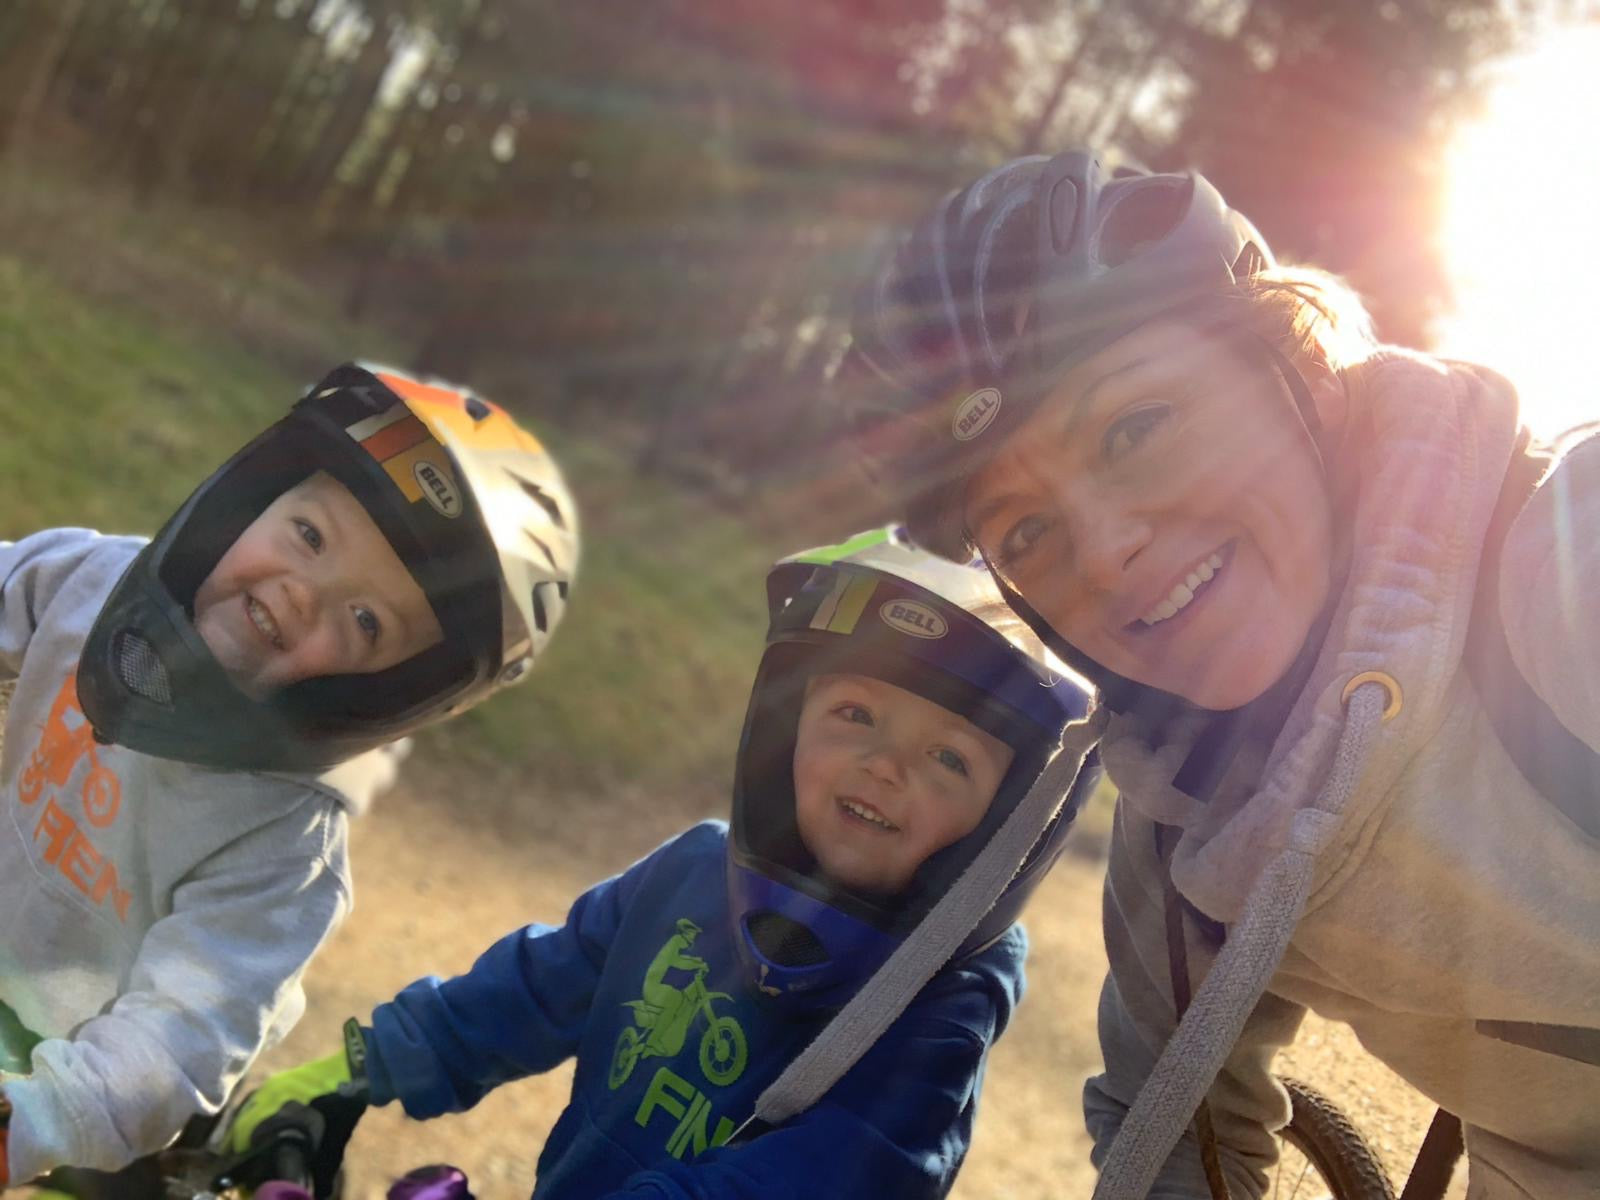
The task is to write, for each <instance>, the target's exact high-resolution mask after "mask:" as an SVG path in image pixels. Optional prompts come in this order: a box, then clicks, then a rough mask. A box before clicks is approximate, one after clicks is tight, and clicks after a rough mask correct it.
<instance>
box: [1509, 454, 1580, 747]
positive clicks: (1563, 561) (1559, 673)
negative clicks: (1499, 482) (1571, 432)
mask: <svg viewBox="0 0 1600 1200" xmlns="http://www.w3.org/2000/svg"><path fill="white" fill-rule="evenodd" d="M1597 595H1600V435H1591V436H1589V437H1586V438H1584V439H1583V440H1581V441H1579V442H1577V443H1575V444H1574V445H1573V447H1572V449H1570V450H1569V451H1567V453H1566V454H1565V455H1564V456H1563V457H1562V458H1561V460H1560V462H1559V463H1558V464H1557V465H1556V468H1555V470H1553V471H1551V473H1550V474H1549V476H1547V477H1546V478H1545V480H1544V482H1543V483H1541V484H1540V485H1539V488H1538V490H1537V491H1536V492H1534V494H1533V495H1532V497H1530V498H1529V500H1528V502H1527V503H1526V504H1525V505H1524V506H1523V508H1522V511H1521V512H1520V513H1519V514H1518V515H1517V518H1516V520H1515V521H1513V522H1512V524H1511V528H1510V530H1509V531H1508V532H1507V534H1506V540H1505V546H1504V549H1503V550H1502V552H1501V564H1500V609H1501V613H1502V617H1503V620H1504V624H1505V631H1506V641H1507V643H1508V644H1509V645H1510V647H1511V654H1512V657H1513V658H1514V659H1515V660H1516V663H1517V669H1518V670H1520V671H1521V672H1522V674H1523V677H1524V678H1525V679H1527V681H1528V683H1529V685H1530V686H1532V688H1533V689H1534V691H1536V692H1537V693H1538V694H1539V696H1540V698H1541V699H1543V700H1544V702H1545V703H1546V704H1548V705H1549V706H1550V708H1551V710H1552V711H1553V712H1554V713H1555V714H1556V716H1557V718H1559V719H1560V721H1561V723H1562V724H1563V725H1565V726H1566V727H1567V728H1568V729H1570V730H1571V731H1572V732H1573V733H1574V734H1576V735H1577V736H1578V737H1580V738H1582V739H1583V741H1584V742H1585V743H1587V744H1588V745H1589V746H1590V748H1592V749H1594V750H1597V751H1600V620H1596V618H1595V602H1594V598H1595V596H1597Z"/></svg>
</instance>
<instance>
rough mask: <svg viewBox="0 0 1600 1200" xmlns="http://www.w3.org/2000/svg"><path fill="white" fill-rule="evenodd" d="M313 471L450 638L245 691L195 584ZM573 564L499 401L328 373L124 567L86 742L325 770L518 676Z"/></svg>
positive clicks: (573, 547) (557, 481) (91, 646)
mask: <svg viewBox="0 0 1600 1200" xmlns="http://www.w3.org/2000/svg"><path fill="white" fill-rule="evenodd" d="M317 471H325V472H327V473H328V474H330V475H331V476H333V477H334V478H335V479H337V480H338V481H339V482H340V483H342V484H343V485H344V486H345V487H347V488H348V489H349V490H350V491H351V493H352V494H353V495H354V496H355V497H356V498H357V500H359V501H360V503H361V504H362V505H363V506H364V507H365V508H366V510H367V512H368V513H369V514H370V515H371V516H372V518H373V520H374V522H375V523H376V524H377V526H378V528H379V529H380V530H381V531H382V532H383V534H384V536H385V537H386V538H388V540H389V544H390V545H391V546H392V547H393V549H394V551H395V553H396V554H397V555H398V557H399V558H400V560H401V562H402V563H404V565H405V566H406V568H407V569H408V570H409V571H410V572H411V574H412V575H413V576H414V577H415V579H416V581H417V583H418V584H419V585H420V586H421V588H422V590H423V593H424V594H425V595H426V597H427V599H428V602H429V604H430V605H431V606H432V608H433V611H434V615H435V616H436V617H437V618H438V620H439V624H440V627H441V628H442V630H443V632H444V638H443V640H442V641H441V642H440V643H439V644H437V645H435V646H433V647H431V648H429V649H427V650H424V651H422V652H421V653H419V654H416V655H414V656H413V657H411V658H410V659H408V660H406V661H405V662H403V663H400V664H398V665H397V666H393V667H390V668H388V669H387V670H384V671H380V672H375V673H372V674H366V675H340V676H324V677H321V678H317V679H309V680H304V681H302V682H299V683H295V684H292V685H290V686H289V687H286V688H284V689H282V690H281V691H280V692H278V693H277V694H275V695H272V696H270V697H267V698H265V699H252V698H250V697H249V696H247V695H245V694H244V692H242V691H241V690H239V688H237V687H236V686H234V684H233V683H232V681H231V680H230V679H229V677H228V676H227V674H226V673H225V672H224V671H223V669H222V667H221V665H220V664H219V663H218V662H217V661H216V659H215V658H214V657H213V656H212V654H211V653H210V651H209V650H208V649H207V647H206V645H205V643H204V641H203V640H202V639H201V638H200V636H199V634H198V633H197V632H196V630H195V628H194V624H193V619H192V613H193V604H194V598H195V593H196V591H197V589H198V588H199V586H200V584H201V583H202V582H203V581H204V580H205V578H206V577H207V575H209V574H210V572H211V570H212V568H213V567H215V566H216V564H217V562H218V560H219V559H220V558H221V557H222V555H223V553H224V552H225V551H226V550H227V549H228V547H230V546H231V545H232V544H233V543H234V541H235V540H236V539H237V538H238V537H239V535H240V534H241V533H242V532H243V531H244V530H245V529H246V528H247V527H248V526H249V525H250V523H251V522H252V521H254V520H255V518H256V517H257V516H259V515H260V514H261V512H262V511H263V510H265V509H266V507H267V506H268V505H269V504H271V503H272V501H273V500H275V499H276V498H277V497H278V496H280V495H281V494H282V493H283V492H284V491H285V490H286V489H288V488H290V487H293V486H294V485H295V484H297V483H299V482H300V481H302V480H304V479H306V478H308V477H309V476H310V475H312V474H313V473H315V472H317ZM577 565H578V523H577V511H576V507H575V506H574V504H573V501H572V497H571V495H570V494H569V493H568V491H567V487H566V484H565V482H564V481H563V480H562V477H561V472H560V470H559V469H558V468H557V466H556V464H555V461H554V459H552V458H551V457H550V455H549V454H548V453H547V452H546V451H545V449H544V448H543V446H541V445H540V443H539V441H538V440H537V439H536V438H535V437H533V435H532V434H530V433H528V432H527V431H526V430H525V429H523V428H522V427H521V426H519V425H518V424H517V422H516V421H514V420H512V418H511V417H510V416H508V415H507V414H506V413H505V412H504V411H503V410H502V409H500V408H498V407H496V406H495V405H493V404H490V403H489V402H488V401H486V400H483V399H480V398H479V397H477V396H474V395H472V394H470V393H468V392H466V391H464V390H461V389H458V388H455V387H452V386H450V385H448V384H442V383H425V382H422V381H419V380H416V379H411V378H408V377H407V376H405V375H402V374H400V373H399V372H397V371H393V370H389V369H386V368H378V367H372V368H367V367H363V366H358V365H355V364H347V365H345V366H342V367H339V368H338V369H336V370H334V371H333V372H332V373H331V374H329V375H328V376H327V377H326V378H325V379H323V380H322V381H321V382H320V383H318V384H317V385H316V386H315V387H314V388H312V389H311V390H310V391H309V392H308V393H307V394H306V395H305V396H304V397H302V398H301V400H300V401H299V402H298V403H296V404H295V405H294V407H293V408H292V409H291V410H290V412H289V413H288V415H287V416H285V417H284V418H283V419H282V420H280V421H278V422H277V423H276V424H274V425H273V426H271V427H270V428H269V429H268V430H266V432H264V433H263V434H261V435H260V436H259V437H257V438H256V439H255V440H253V441H252V442H250V444H249V445H247V446H245V447H244V449H242V450H241V451H239V453H238V454H236V455H234V456H233V458H231V459H230V460H229V461H228V462H226V463H225V464H223V466H222V467H221V468H219V469H218V470H217V471H216V472H215V473H214V474H213V475H212V476H211V477H210V478H209V479H207V480H206V481H205V482H204V483H202V484H201V485H200V487H199V488H198V489H196V491H195V492H194V494H193V495H191V496H190V497H189V499H188V500H187V501H185V502H184V504H183V505H182V507H180V508H179V509H178V511H177V513H176V514H175V515H174V516H173V517H172V518H171V519H170V520H169V521H168V522H167V523H166V525H165V526H163V527H162V529H161V530H160V532H158V533H157V534H156V536H155V538H154V539H153V540H152V541H151V543H150V544H149V545H148V546H147V547H145V549H144V550H143V551H141V552H140V554H139V555H138V556H137V557H136V558H135V559H134V561H133V563H132V564H130V566H129V568H128V570H127V572H126V574H125V575H124V576H123V578H122V579H121V580H120V581H119V582H118V583H117V585H116V587H115V588H114V589H113V590H112V592H111V595H110V596H109V597H108V598H107V600H106V603H105V606H104V608H103V609H102V611H101V613H100V616H99V618H98V619H97V620H96V622H95V625H94V627H93V628H92V629H91V631H90V634H89V637H88V639H87V641H86V642H85V645H84V651H83V657H82V661H81V662H80V665H79V669H78V692H79V696H80V699H81V702H82V704H83V710H84V713H85V715H86V716H87V717H88V718H89V720H90V722H91V723H92V724H93V726H94V730H95V735H96V737H98V738H100V739H101V740H102V741H106V742H117V743H120V744H122V745H125V746H128V747H129V748H131V749H134V750H139V751H142V752H143V753H146V754H153V755H157V756H159V757H162V758H172V759H178V760H181V761H184V762H191V763H196V764H199V765H203V766H210V767H218V768H222V769H228V770H307V771H320V770H322V769H324V768H326V767H328V766H331V765H333V764H335V763H338V762H341V761H343V760H345V759H348V758H351V757H353V756H354V755H356V754H359V753H361V752H362V751H365V750H368V749H371V748H372V747H374V746H378V745H381V744H383V743H385V742H388V741H392V740H393V739H395V738H397V737H400V736H402V735H404V734H407V733H410V732H412V731H413V730H416V729H418V728H420V727H422V726H424V725H427V724H429V723H430V722H432V721H437V720H440V719H443V718H445V717H450V716H453V715H455V714H456V713H459V712H461V711H462V710H463V709H465V708H467V707H469V706H470V705H473V704H476V703H477V702H478V701H480V700H483V699H485V698H486V697H488V696H490V695H492V694H493V693H494V692H496V691H498V690H499V689H500V688H502V687H504V686H506V685H507V684H510V683H514V682H516V681H517V680H518V679H520V678H522V676H523V675H524V674H525V673H526V671H527V669H528V667H529V666H531V665H532V663H533V661H534V660H535V659H536V658H537V657H538V655H539V654H540V653H541V652H542V651H543V649H544V647H545V645H546V644H547V643H548V642H549V639H550V636H551V634H552V633H553V632H554V631H555V627H556V624H557V623H558V622H559V621H560V619H561V615H562V613H563V612H564V611H565V608H566V604H567V597H568V593H569V590H570V588H571V586H572V581H573V577H574V573H575V571H576V569H577Z"/></svg>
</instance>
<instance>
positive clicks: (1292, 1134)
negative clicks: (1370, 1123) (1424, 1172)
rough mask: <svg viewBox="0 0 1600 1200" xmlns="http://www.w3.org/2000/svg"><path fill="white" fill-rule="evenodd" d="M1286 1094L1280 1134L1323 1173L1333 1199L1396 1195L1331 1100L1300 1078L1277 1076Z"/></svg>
mask: <svg viewBox="0 0 1600 1200" xmlns="http://www.w3.org/2000/svg"><path fill="white" fill-rule="evenodd" d="M1278 1082H1280V1083H1282V1084H1283V1086H1284V1089H1285V1090H1286V1091H1287V1092H1288V1093H1289V1102H1290V1105H1291V1106H1292V1107H1291V1114H1290V1117H1289V1123H1288V1124H1287V1125H1285V1126H1284V1127H1283V1128H1282V1129H1280V1130H1279V1131H1278V1136H1279V1137H1280V1138H1282V1139H1283V1140H1284V1141H1285V1142H1288V1143H1289V1145H1291V1146H1293V1147H1294V1148H1295V1149H1296V1150H1298V1151H1299V1152H1300V1153H1301V1154H1303V1155H1305V1157H1306V1159H1307V1161H1309V1162H1310V1163H1311V1165H1312V1166H1313V1167H1314V1168H1315V1169H1316V1170H1317V1171H1318V1172H1319V1173H1320V1174H1321V1175H1322V1181H1323V1182H1324V1183H1325V1184H1327V1186H1328V1189H1329V1191H1330V1192H1331V1193H1332V1195H1333V1198H1334V1200H1395V1190H1394V1184H1393V1183H1391V1182H1390V1180H1389V1173H1388V1172H1387V1171H1385V1170H1384V1168H1383V1163H1382V1161H1380V1160H1379V1158H1378V1155H1377V1153H1376V1152H1375V1151H1374V1150H1373V1149H1372V1147H1371V1145H1369V1144H1368V1142H1367V1139H1366V1138H1365V1137H1363V1136H1362V1135H1361V1131H1360V1130H1358V1129H1357V1128H1356V1127H1355V1125H1354V1123H1352V1122H1351V1120H1350V1118H1349V1117H1347V1116H1346V1115H1345V1114H1344V1112H1343V1110H1342V1109H1340V1108H1339V1106H1338V1105H1336V1104H1335V1103H1334V1102H1333V1101H1332V1100H1329V1099H1328V1098H1327V1097H1326V1096H1324V1095H1323V1094H1322V1093H1321V1092H1319V1091H1317V1090H1316V1089H1315V1088H1313V1087H1311V1086H1309V1085H1308V1084H1304V1083H1301V1082H1300V1081H1299V1080H1298V1079H1286V1078H1280V1079H1279V1081H1278Z"/></svg>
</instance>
